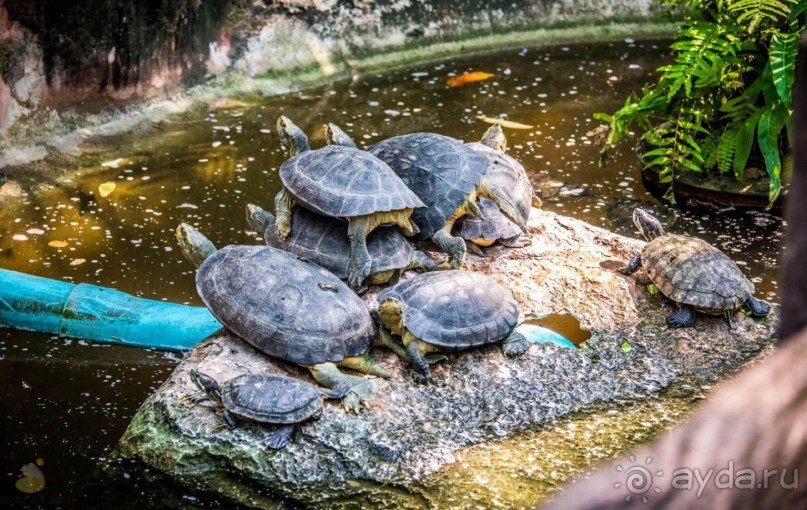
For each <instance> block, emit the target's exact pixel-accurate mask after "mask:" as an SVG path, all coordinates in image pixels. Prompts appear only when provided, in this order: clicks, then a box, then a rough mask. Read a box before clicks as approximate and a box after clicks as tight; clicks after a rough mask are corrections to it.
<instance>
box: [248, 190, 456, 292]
mask: <svg viewBox="0 0 807 510" xmlns="http://www.w3.org/2000/svg"><path fill="white" fill-rule="evenodd" d="M292 222H293V223H294V225H296V228H295V229H294V230H292V232H291V234H290V235H289V237H288V238H286V239H285V240H283V239H281V238H280V236H278V235H277V229H275V217H274V216H273V215H272V214H271V213H269V212H267V211H264V210H263V209H261V208H260V207H258V206H257V205H253V204H248V205H247V223H249V225H250V228H252V229H253V230H255V231H257V232H260V233H262V234H263V238H264V241H265V242H266V244H267V245H268V246H271V247H273V248H277V249H280V250H284V251H287V252H290V253H294V254H295V255H299V256H301V257H304V258H306V259H307V260H310V261H311V262H313V263H315V264H318V265H320V266H322V267H324V268H325V269H327V270H328V271H330V272H332V273H333V274H335V275H336V276H337V277H338V278H339V279H341V280H345V279H346V278H347V277H348V274H349V271H350V258H349V254H350V241H349V239H348V235H347V229H348V227H347V223H346V222H344V221H340V220H336V219H333V218H328V217H327V216H321V215H319V214H317V213H314V212H311V211H309V210H307V209H304V208H302V207H297V208H295V209H294V211H293V212H292ZM367 251H368V253H369V254H370V259H371V261H372V264H371V266H370V275H369V276H368V277H367V278H366V279H365V280H364V281H363V282H362V283H361V286H360V287H359V288H357V289H355V290H356V292H357V293H359V294H361V293H362V292H363V291H365V290H367V286H368V285H383V284H385V283H393V284H394V283H397V281H398V279H399V278H400V276H401V273H403V272H404V271H407V270H409V269H416V270H422V271H431V270H434V269H441V268H443V267H444V265H445V263H444V262H440V261H437V260H434V259H432V258H431V257H429V256H428V255H426V254H425V253H423V252H422V251H419V250H416V249H415V248H414V247H413V246H412V244H411V243H410V242H409V241H407V240H406V238H405V237H404V236H403V235H402V234H401V233H400V232H398V230H397V229H395V228H392V227H379V228H377V229H376V230H374V231H373V232H371V233H370V235H369V236H367Z"/></svg>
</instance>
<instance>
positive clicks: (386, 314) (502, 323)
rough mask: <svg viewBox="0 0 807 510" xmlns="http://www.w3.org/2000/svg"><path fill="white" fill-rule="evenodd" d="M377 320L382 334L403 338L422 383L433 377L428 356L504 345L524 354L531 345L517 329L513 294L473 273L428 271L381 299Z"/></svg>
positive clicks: (509, 353) (389, 290) (506, 350)
mask: <svg viewBox="0 0 807 510" xmlns="http://www.w3.org/2000/svg"><path fill="white" fill-rule="evenodd" d="M378 303H379V304H378V308H377V309H376V310H374V311H373V316H374V317H375V318H376V320H377V321H378V322H379V326H380V327H381V330H382V332H383V333H382V334H391V335H396V336H398V337H400V341H401V342H402V343H403V346H404V349H405V355H406V356H405V358H406V359H407V360H408V361H410V362H411V363H412V365H413V368H414V370H415V377H416V379H418V380H422V381H428V380H430V379H431V374H430V371H429V363H428V361H427V359H425V355H426V354H427V353H434V352H451V351H460V350H465V349H472V348H474V347H479V346H482V345H487V344H492V343H496V342H502V348H503V351H504V354H505V355H507V356H517V355H521V354H523V353H524V352H526V351H527V349H528V347H529V344H528V342H527V339H526V338H525V337H524V335H522V334H521V333H518V332H516V331H514V330H515V328H516V326H517V325H518V306H517V304H516V301H515V299H513V295H512V293H511V292H510V291H509V290H508V289H507V288H505V287H503V286H502V285H499V284H498V283H497V282H496V281H495V280H493V279H492V278H490V277H489V276H486V275H484V274H482V273H477V272H474V271H462V270H458V271H440V272H434V273H423V274H420V275H417V276H415V277H413V278H410V279H408V280H405V281H402V282H400V283H398V284H397V285H395V286H393V287H390V288H387V289H385V290H383V291H381V293H379V295H378Z"/></svg>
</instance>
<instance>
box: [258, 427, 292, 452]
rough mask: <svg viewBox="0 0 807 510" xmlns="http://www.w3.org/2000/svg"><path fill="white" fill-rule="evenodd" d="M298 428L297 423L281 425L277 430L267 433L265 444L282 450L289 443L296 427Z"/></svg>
mask: <svg viewBox="0 0 807 510" xmlns="http://www.w3.org/2000/svg"><path fill="white" fill-rule="evenodd" d="M296 428H297V425H296V424H294V423H292V424H291V425H281V426H279V427H278V428H277V430H276V431H274V432H272V433H271V434H267V435H266V437H265V438H264V440H263V445H264V446H265V447H267V448H270V449H272V450H280V449H281V448H283V447H285V446H286V445H287V444H289V441H291V436H292V435H294V429H296Z"/></svg>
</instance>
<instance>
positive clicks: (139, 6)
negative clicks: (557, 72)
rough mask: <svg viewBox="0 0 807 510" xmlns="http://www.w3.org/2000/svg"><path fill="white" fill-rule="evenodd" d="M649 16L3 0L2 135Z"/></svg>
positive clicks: (573, 3)
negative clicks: (89, 114) (192, 90)
mask: <svg viewBox="0 0 807 510" xmlns="http://www.w3.org/2000/svg"><path fill="white" fill-rule="evenodd" d="M657 13H658V8H657V7H656V6H655V4H654V1H653V0H513V1H507V0H490V1H484V0H464V1H459V2H456V1H454V2H450V1H440V0H380V1H376V2H373V1H367V0H353V1H349V0H279V1H271V0H141V1H138V2H132V1H130V0H73V1H70V2H65V1H63V0H0V137H5V138H8V137H9V136H11V135H13V134H14V126H15V124H19V123H20V121H24V120H26V119H32V118H38V119H39V120H40V121H41V120H42V119H43V118H47V116H48V115H50V116H51V117H52V116H54V115H56V116H58V112H60V111H62V110H64V109H65V108H69V107H71V106H73V105H76V104H78V103H82V105H83V107H84V108H88V107H89V106H88V105H90V106H93V107H95V108H96V109H97V110H104V109H109V107H110V106H114V105H115V103H117V102H122V101H129V100H131V99H133V98H135V99H142V98H149V97H153V96H155V95H158V94H165V93H166V91H170V90H171V89H172V88H176V87H180V86H184V85H188V84H191V83H198V82H200V81H203V80H205V79H209V78H210V77H215V76H222V75H227V76H228V79H229V78H233V77H235V78H239V77H257V78H260V77H267V76H269V77H276V76H283V75H294V74H299V73H309V74H311V73H313V74H319V75H321V76H326V77H327V76H331V75H337V74H340V73H345V72H347V71H350V70H351V69H355V68H356V67H364V68H369V67H375V68H379V67H385V66H389V65H391V64H394V63H401V62H402V61H403V60H406V59H408V60H422V59H427V58H433V57H434V56H435V54H436V52H439V51H441V52H443V53H450V52H459V51H463V50H466V49H473V48H476V49H482V48H484V47H489V45H490V44H496V41H497V40H498V41H502V40H504V41H506V40H507V38H508V37H512V36H513V34H517V33H520V32H524V31H530V30H535V29H543V28H550V27H564V26H566V27H568V26H580V25H592V24H608V23H613V22H625V21H638V20H647V19H648V18H652V17H654V16H656V15H657ZM484 37H486V38H487V39H485V40H483V41H484V42H483V43H482V44H481V45H480V44H479V41H480V39H479V38H484ZM474 41H476V43H474ZM402 50H407V51H406V52H405V53H402V52H401V51H402ZM392 52H396V53H397V56H396V57H392V56H390V54H391V53H392Z"/></svg>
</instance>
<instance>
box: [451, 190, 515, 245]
mask: <svg viewBox="0 0 807 510" xmlns="http://www.w3.org/2000/svg"><path fill="white" fill-rule="evenodd" d="M476 205H477V206H478V207H479V209H480V210H481V211H482V214H484V215H485V219H484V220H483V219H480V218H477V217H475V216H466V217H464V218H462V219H460V221H458V222H457V223H455V224H454V227H453V228H452V230H451V233H452V235H454V236H456V237H461V238H463V239H465V244H466V247H467V249H468V251H470V252H471V253H473V254H475V255H479V256H484V253H483V252H482V250H481V249H480V246H481V247H483V248H484V247H488V246H491V245H492V244H493V243H495V242H496V241H499V242H500V243H501V244H502V245H503V246H507V247H508V248H522V247H524V246H527V245H529V243H530V240H529V239H527V238H524V237H523V236H522V235H521V234H522V233H523V231H522V230H521V229H520V228H519V227H518V225H516V224H515V223H513V222H512V221H510V220H509V219H508V218H507V216H505V215H504V214H502V212H501V211H500V210H499V207H498V206H497V205H496V203H494V202H492V201H490V200H488V199H487V198H483V197H479V198H477V199H476Z"/></svg>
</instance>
